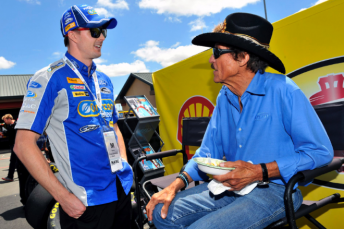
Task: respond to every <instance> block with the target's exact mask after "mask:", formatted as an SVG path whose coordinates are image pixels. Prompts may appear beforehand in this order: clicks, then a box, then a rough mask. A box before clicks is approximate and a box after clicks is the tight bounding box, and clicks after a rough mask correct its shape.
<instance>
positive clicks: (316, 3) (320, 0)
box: [296, 0, 328, 13]
mask: <svg viewBox="0 0 344 229" xmlns="http://www.w3.org/2000/svg"><path fill="white" fill-rule="evenodd" d="M326 1H328V0H318V1H317V2H315V3H314V4H313V5H312V6H316V5H318V4H320V3H323V2H326ZM312 6H311V7H312ZM306 9H308V8H302V9H300V10H299V11H297V12H296V13H298V12H301V11H304V10H306Z"/></svg>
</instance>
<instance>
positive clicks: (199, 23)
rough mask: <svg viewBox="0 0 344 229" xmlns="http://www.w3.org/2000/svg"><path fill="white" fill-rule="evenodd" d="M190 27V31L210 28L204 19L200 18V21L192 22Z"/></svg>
mask: <svg viewBox="0 0 344 229" xmlns="http://www.w3.org/2000/svg"><path fill="white" fill-rule="evenodd" d="M189 25H191V30H190V31H196V30H203V29H205V28H207V27H208V26H206V25H205V22H204V21H203V18H198V19H196V20H194V21H192V22H190V23H189Z"/></svg>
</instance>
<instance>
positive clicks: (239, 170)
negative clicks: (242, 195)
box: [213, 161, 262, 191]
mask: <svg viewBox="0 0 344 229" xmlns="http://www.w3.org/2000/svg"><path fill="white" fill-rule="evenodd" d="M220 166H221V167H232V168H235V169H234V170H232V171H231V172H229V173H226V174H224V175H217V176H213V178H214V179H215V180H217V181H220V182H222V183H223V185H225V186H227V187H230V188H231V191H239V190H241V189H243V188H244V187H245V186H246V185H248V184H251V183H252V182H254V181H258V180H262V168H261V166H260V165H259V164H258V165H253V164H251V163H249V162H245V161H235V162H230V161H227V162H224V163H221V164H220Z"/></svg>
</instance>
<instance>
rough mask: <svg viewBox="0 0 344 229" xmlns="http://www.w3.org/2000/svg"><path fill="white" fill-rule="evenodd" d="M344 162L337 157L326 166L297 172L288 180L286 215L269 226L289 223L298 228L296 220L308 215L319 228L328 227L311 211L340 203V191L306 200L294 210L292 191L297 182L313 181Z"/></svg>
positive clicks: (269, 228)
mask: <svg viewBox="0 0 344 229" xmlns="http://www.w3.org/2000/svg"><path fill="white" fill-rule="evenodd" d="M343 163H344V158H335V159H333V161H332V162H331V163H330V164H329V165H327V166H324V167H321V168H317V169H314V170H305V171H302V172H299V173H297V174H295V175H294V176H293V177H292V178H291V179H290V180H289V182H288V184H287V186H286V190H285V193H284V205H285V209H286V215H287V216H286V217H284V218H282V219H280V220H278V221H276V222H274V223H272V224H270V225H269V226H268V227H267V228H268V229H272V228H281V227H283V226H285V225H287V224H289V228H292V229H296V228H298V227H297V226H296V222H295V220H296V219H298V218H301V217H303V216H304V217H306V218H307V219H308V220H309V221H310V222H312V223H313V224H314V225H315V226H316V227H317V228H319V229H326V228H325V227H324V226H323V225H321V224H320V223H319V222H318V221H317V220H316V219H314V218H313V217H312V216H311V215H310V214H309V213H311V212H313V211H315V210H317V209H319V208H321V207H323V206H325V205H327V204H331V203H339V202H344V198H340V194H339V193H334V194H332V195H330V196H328V197H326V198H324V199H321V200H319V201H307V200H304V201H303V203H302V205H301V207H300V208H299V209H298V210H297V211H296V212H294V206H293V200H292V193H293V188H294V186H295V184H296V183H298V182H300V183H304V182H305V183H308V182H311V181H312V180H313V179H314V178H316V177H317V176H320V175H322V174H325V173H328V172H331V171H334V170H338V169H339V168H341V167H342V164H343Z"/></svg>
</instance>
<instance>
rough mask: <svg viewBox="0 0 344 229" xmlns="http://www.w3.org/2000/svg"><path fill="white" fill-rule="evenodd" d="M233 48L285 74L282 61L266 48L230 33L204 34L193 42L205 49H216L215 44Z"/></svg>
mask: <svg viewBox="0 0 344 229" xmlns="http://www.w3.org/2000/svg"><path fill="white" fill-rule="evenodd" d="M217 43H218V44H223V45H228V46H233V47H236V48H239V49H242V50H244V51H247V52H249V53H252V54H254V55H256V56H258V57H260V58H262V59H263V60H264V61H266V62H267V63H268V65H269V66H270V67H271V68H273V69H276V70H277V71H279V72H281V73H283V74H285V68H284V65H283V63H282V61H281V60H280V59H279V58H278V57H277V56H276V55H275V54H273V53H272V52H270V51H269V50H267V49H266V48H264V47H262V46H260V45H258V44H255V43H254V42H252V41H249V40H246V39H244V38H241V37H239V36H236V35H233V34H229V33H203V34H200V35H198V36H196V37H195V38H194V39H193V40H192V44H194V45H200V46H205V47H212V48H213V47H215V44H217Z"/></svg>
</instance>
